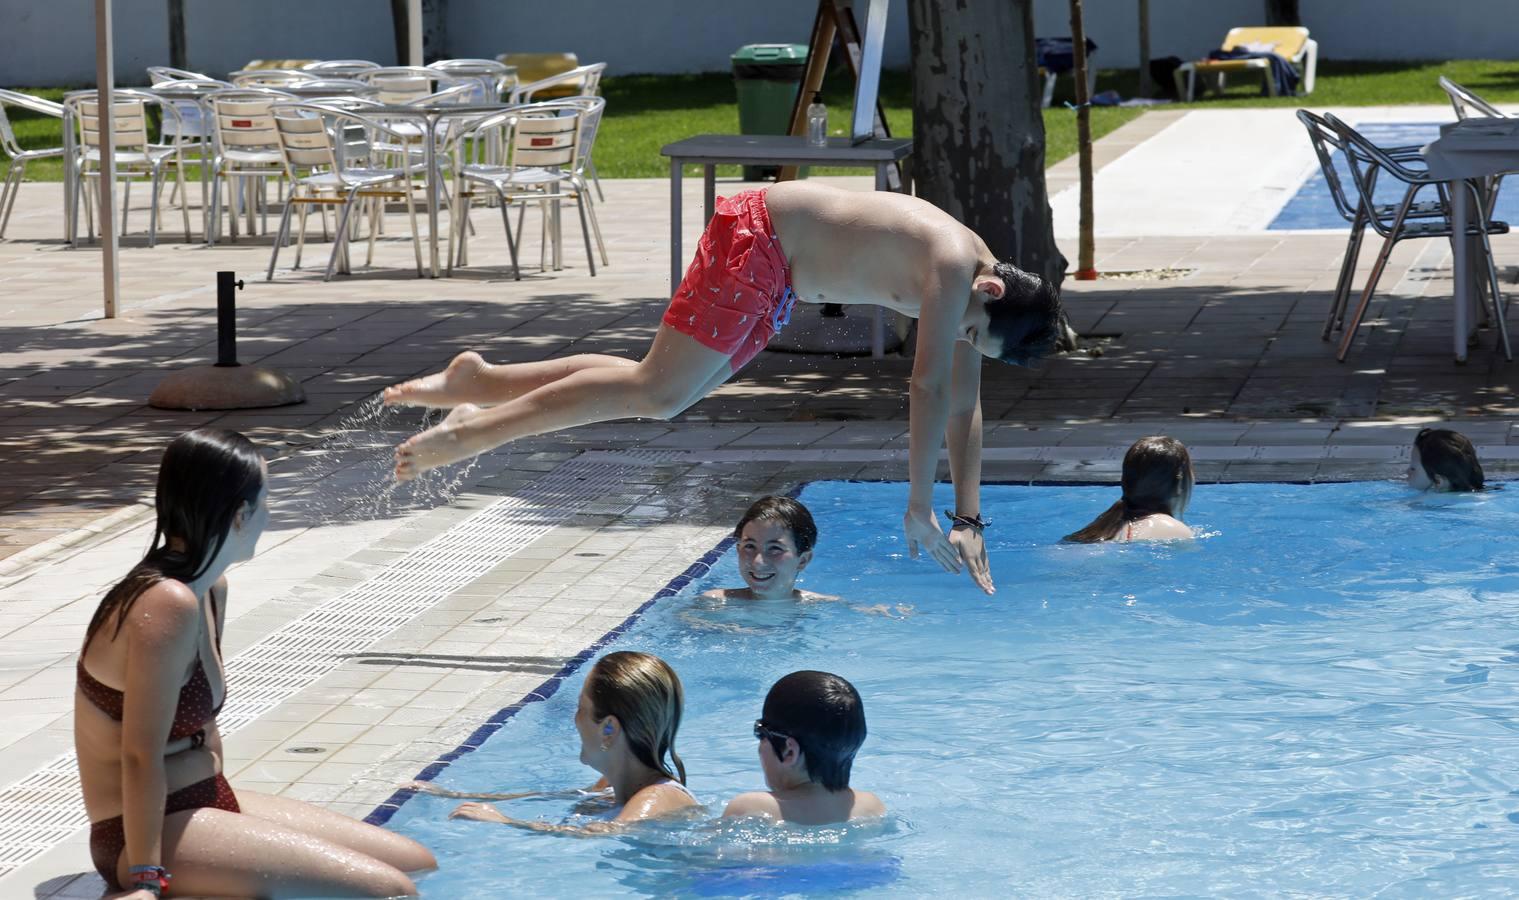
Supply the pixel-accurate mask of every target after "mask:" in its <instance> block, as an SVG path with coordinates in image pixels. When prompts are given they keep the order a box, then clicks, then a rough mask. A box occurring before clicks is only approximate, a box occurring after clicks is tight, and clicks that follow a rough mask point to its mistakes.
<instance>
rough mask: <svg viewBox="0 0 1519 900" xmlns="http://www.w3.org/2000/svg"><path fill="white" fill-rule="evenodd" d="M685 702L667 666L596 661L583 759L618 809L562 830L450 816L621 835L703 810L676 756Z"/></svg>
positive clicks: (484, 807) (474, 813) (581, 720)
mask: <svg viewBox="0 0 1519 900" xmlns="http://www.w3.org/2000/svg"><path fill="white" fill-rule="evenodd" d="M684 704H685V693H684V690H683V689H682V687H681V684H680V677H679V676H677V675H676V674H675V670H674V669H672V668H670V665H669V664H668V663H666V662H665V661H664V660H662V659H660V658H659V657H657V656H653V655H651V654H648V653H637V652H633V651H627V650H620V651H617V652H615V653H608V654H607V655H606V656H603V657H602V658H601V659H599V660H597V662H596V665H594V666H593V667H592V668H591V672H590V674H589V675H587V676H586V680H585V685H584V687H582V688H581V690H580V703H579V704H578V705H577V706H576V708H575V730H576V731H578V732H579V733H580V761H581V762H583V763H585V764H586V765H588V766H590V767H591V768H593V769H595V770H596V771H597V772H600V773H601V776H602V777H601V780H600V781H598V782H596V784H594V785H592V786H591V787H590V788H589V789H588V791H587V792H597V793H602V794H603V795H604V794H605V792H606V791H608V790H610V791H611V793H612V796H611V798H610V799H611V805H610V806H609V807H607V808H605V809H602V810H600V811H599V812H598V817H599V818H602V819H603V820H604V821H600V822H591V823H588V824H585V825H562V824H555V823H552V822H545V821H541V820H530V819H514V818H512V817H510V816H507V815H504V814H503V813H501V812H500V811H499V810H497V809H496V808H495V807H494V806H491V805H490V804H488V803H464V804H461V805H460V806H459V808H458V809H455V810H454V811H453V812H452V813H450V814H449V818H451V819H475V820H477V821H480V822H495V823H498V824H501V825H514V826H516V827H518V828H527V829H530V830H533V831H547V832H556V833H559V834H579V835H593V834H605V833H609V832H616V831H620V830H622V829H623V828H625V827H626V826H628V825H631V824H634V823H636V822H641V821H645V820H647V819H657V818H661V817H664V816H668V815H671V814H675V813H680V812H681V811H683V810H688V809H691V808H693V807H698V806H700V804H699V803H697V800H696V798H695V797H694V796H692V795H691V791H690V790H689V789H687V788H686V766H685V763H683V762H681V759H680V755H679V754H677V753H676V752H675V734H676V732H677V731H679V730H680V717H681V712H682V708H683V706H684ZM666 757H668V758H669V762H668V763H667V762H666ZM411 787H413V788H416V789H417V790H421V791H425V792H427V793H432V794H442V795H444V796H454V797H467V796H474V797H481V796H489V797H491V798H492V799H498V800H510V799H516V798H520V797H535V796H536V797H543V796H550V795H552V794H556V793H567V794H580V793H585V792H581V791H571V792H529V793H521V794H496V795H480V794H459V793H455V792H452V791H447V790H444V789H442V788H438V787H437V786H435V785H432V784H431V783H430V782H413V783H412V784H411Z"/></svg>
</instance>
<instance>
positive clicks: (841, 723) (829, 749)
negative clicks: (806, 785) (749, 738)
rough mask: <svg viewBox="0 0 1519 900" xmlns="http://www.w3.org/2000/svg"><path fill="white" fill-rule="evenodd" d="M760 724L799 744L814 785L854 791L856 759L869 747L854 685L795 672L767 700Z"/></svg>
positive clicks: (822, 674)
mask: <svg viewBox="0 0 1519 900" xmlns="http://www.w3.org/2000/svg"><path fill="white" fill-rule="evenodd" d="M761 721H762V722H764V723H765V726H766V727H767V728H769V729H771V730H772V731H777V732H780V733H781V734H784V735H786V736H788V737H791V738H795V739H796V743H797V745H798V746H799V747H801V748H802V759H803V761H804V763H805V765H806V766H807V774H808V775H809V776H811V778H812V780H813V781H817V782H820V783H821V784H822V785H823V787H824V788H825V789H827V790H830V791H842V790H844V789H845V788H847V787H849V770H850V768H851V767H852V766H853V765H854V754H855V752H856V751H858V750H859V749H860V745H861V744H863V743H865V701H863V700H861V699H860V692H859V691H856V690H855V689H854V685H852V684H850V683H849V682H847V681H845V680H844V679H842V678H840V677H839V676H837V675H831V674H829V673H827V672H812V671H803V672H792V673H791V674H790V675H787V676H786V677H785V678H782V679H781V680H780V681H777V682H776V683H775V686H774V687H772V688H770V693H769V694H766V695H765V711H764V716H763V718H762V719H761Z"/></svg>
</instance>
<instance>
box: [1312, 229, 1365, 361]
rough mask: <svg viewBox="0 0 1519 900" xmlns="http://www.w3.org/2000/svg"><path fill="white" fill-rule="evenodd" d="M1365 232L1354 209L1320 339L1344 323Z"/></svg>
mask: <svg viewBox="0 0 1519 900" xmlns="http://www.w3.org/2000/svg"><path fill="white" fill-rule="evenodd" d="M1365 234H1366V220H1365V218H1363V215H1362V212H1361V210H1357V211H1356V218H1355V222H1354V223H1353V224H1352V225H1351V226H1350V239H1349V240H1348V241H1346V242H1345V260H1344V261H1343V262H1342V263H1340V279H1339V281H1337V282H1335V286H1334V299H1333V300H1332V301H1330V304H1329V316H1328V318H1326V319H1324V331H1323V333H1322V334H1320V335H1319V339H1320V340H1325V341H1327V340H1329V335H1330V333H1331V332H1333V331H1334V329H1335V328H1336V327H1341V326H1343V325H1344V324H1345V307H1346V306H1348V305H1349V303H1350V288H1351V285H1353V284H1354V283H1355V266H1356V262H1357V260H1359V259H1360V257H1361V238H1362V237H1363V236H1365Z"/></svg>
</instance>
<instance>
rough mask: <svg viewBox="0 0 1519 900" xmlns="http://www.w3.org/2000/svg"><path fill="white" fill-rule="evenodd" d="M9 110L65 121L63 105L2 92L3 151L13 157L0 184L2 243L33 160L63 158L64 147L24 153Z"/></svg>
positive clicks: (0, 124) (0, 127) (0, 137)
mask: <svg viewBox="0 0 1519 900" xmlns="http://www.w3.org/2000/svg"><path fill="white" fill-rule="evenodd" d="M7 106H14V107H16V108H17V109H24V110H26V111H28V112H33V113H37V114H39V115H44V116H52V117H53V118H55V119H62V118H63V104H62V103H54V102H53V101H51V100H44V99H42V98H41V97H34V96H32V95H31V94H23V93H21V92H20V91H7V90H0V150H4V151H5V155H6V156H9V157H10V164H9V165H8V166H7V167H6V170H5V181H4V182H0V239H4V238H5V226H6V225H7V224H9V223H10V220H11V209H12V208H14V207H15V205H16V196H17V195H18V194H20V193H21V182H22V180H23V179H24V178H25V177H26V164H27V163H29V162H31V161H32V160H34V159H52V158H55V157H60V156H63V154H64V148H62V147H43V148H41V149H39V150H26V149H23V148H22V146H21V142H20V141H18V140H16V133H15V132H14V131H13V130H12V129H11V120H10V119H9V118H8V117H7V116H6V115H5V108H6V107H7Z"/></svg>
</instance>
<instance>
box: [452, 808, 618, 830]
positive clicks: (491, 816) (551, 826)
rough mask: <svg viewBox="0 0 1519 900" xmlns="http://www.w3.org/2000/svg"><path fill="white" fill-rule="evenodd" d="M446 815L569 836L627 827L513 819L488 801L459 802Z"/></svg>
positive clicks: (604, 823)
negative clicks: (455, 807) (560, 823)
mask: <svg viewBox="0 0 1519 900" xmlns="http://www.w3.org/2000/svg"><path fill="white" fill-rule="evenodd" d="M448 817H449V818H450V819H472V820H474V821H476V822H490V823H492V824H494V825H510V826H512V827H513V828H523V829H526V830H528V831H541V832H543V833H545V834H566V835H569V836H571V837H601V836H603V835H608V834H617V833H619V832H622V831H624V830H626V828H627V826H626V825H625V824H623V823H622V822H620V821H614V822H590V823H587V824H585V825H558V824H555V823H553V822H542V821H539V820H537V819H514V818H512V817H511V816H508V815H503V814H502V813H501V811H500V810H498V809H496V808H495V807H494V806H491V805H490V804H489V803H461V804H459V808H458V809H456V810H454V811H453V812H451V813H449V814H448Z"/></svg>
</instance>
